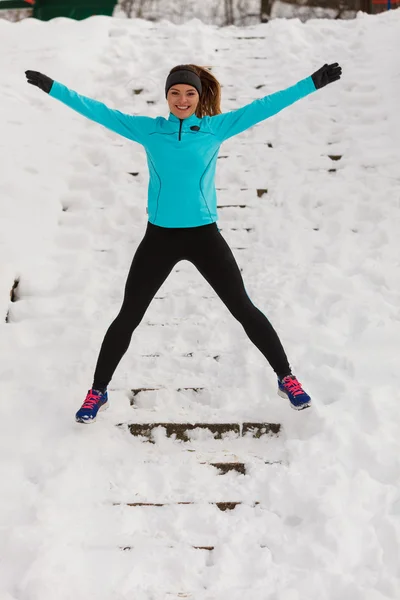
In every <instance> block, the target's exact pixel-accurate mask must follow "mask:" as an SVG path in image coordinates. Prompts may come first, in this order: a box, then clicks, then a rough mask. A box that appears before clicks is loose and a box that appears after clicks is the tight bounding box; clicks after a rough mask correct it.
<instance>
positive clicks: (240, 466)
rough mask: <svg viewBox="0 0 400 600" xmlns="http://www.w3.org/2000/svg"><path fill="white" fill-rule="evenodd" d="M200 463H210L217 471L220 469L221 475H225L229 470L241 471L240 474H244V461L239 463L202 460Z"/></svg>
mask: <svg viewBox="0 0 400 600" xmlns="http://www.w3.org/2000/svg"><path fill="white" fill-rule="evenodd" d="M200 464H201V465H207V464H209V465H211V466H212V467H215V468H216V469H218V470H219V471H221V473H222V475H225V474H226V473H229V471H237V472H238V473H241V474H242V475H246V465H245V464H244V463H239V462H231V463H229V462H214V463H205V462H202V463H200Z"/></svg>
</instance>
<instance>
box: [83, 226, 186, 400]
mask: <svg viewBox="0 0 400 600" xmlns="http://www.w3.org/2000/svg"><path fill="white" fill-rule="evenodd" d="M177 256H178V255H177V251H176V246H175V245H174V244H172V243H166V240H165V238H164V236H163V232H162V230H161V228H155V227H154V226H151V224H149V225H148V227H147V230H146V233H145V236H144V238H143V239H142V241H141V242H140V244H139V246H138V248H137V250H136V253H135V255H134V257H133V260H132V264H131V267H130V270H129V274H128V278H127V281H126V285H125V294H124V299H123V303H122V307H121V310H120V311H119V313H118V315H117V317H116V318H115V320H114V321H113V322H112V323H111V325H110V327H109V328H108V330H107V333H106V335H105V337H104V340H103V344H102V346H101V349H100V354H99V357H98V360H97V365H96V369H95V373H94V380H93V385H92V388H93V389H98V390H100V389H105V388H106V387H107V385H108V384H109V382H110V381H111V378H112V376H113V373H114V371H115V369H116V368H117V366H118V364H119V362H120V360H121V358H122V357H123V355H124V354H125V352H126V351H127V349H128V347H129V344H130V341H131V337H132V334H133V332H134V330H135V329H136V327H137V326H138V325H139V323H140V321H141V320H142V319H143V316H144V314H145V312H146V310H147V308H148V306H149V304H150V302H151V301H152V299H153V298H154V296H155V294H156V292H157V290H158V289H159V288H160V287H161V285H162V284H163V283H164V281H165V279H166V278H167V277H168V275H169V274H170V272H171V271H172V269H173V267H174V265H175V264H176V262H177V261H178V260H179V259H178V258H177Z"/></svg>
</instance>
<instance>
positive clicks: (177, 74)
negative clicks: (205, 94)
mask: <svg viewBox="0 0 400 600" xmlns="http://www.w3.org/2000/svg"><path fill="white" fill-rule="evenodd" d="M178 83H186V85H192V86H193V87H195V88H196V90H197V91H198V92H199V96H201V90H202V87H201V80H200V77H199V76H198V75H197V74H196V73H194V71H191V70H189V69H180V70H179V71H174V72H173V73H170V74H169V75H168V77H167V81H166V83H165V97H167V95H168V90H169V88H170V87H172V86H173V85H176V84H178Z"/></svg>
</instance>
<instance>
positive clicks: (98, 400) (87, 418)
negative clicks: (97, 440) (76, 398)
mask: <svg viewBox="0 0 400 600" xmlns="http://www.w3.org/2000/svg"><path fill="white" fill-rule="evenodd" d="M108 406H109V405H108V396H107V390H106V391H105V392H104V394H102V393H101V392H98V391H97V390H93V389H91V390H89V391H88V393H87V396H86V399H85V402H84V403H83V404H82V406H81V408H80V409H79V410H78V412H77V413H76V415H75V420H76V422H77V423H94V422H95V420H96V415H97V413H98V412H99V410H105V409H106V408H108Z"/></svg>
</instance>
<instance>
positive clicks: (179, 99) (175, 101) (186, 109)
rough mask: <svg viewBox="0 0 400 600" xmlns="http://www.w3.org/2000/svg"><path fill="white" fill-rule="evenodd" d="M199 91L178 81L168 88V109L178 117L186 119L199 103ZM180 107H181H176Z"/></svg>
mask: <svg viewBox="0 0 400 600" xmlns="http://www.w3.org/2000/svg"><path fill="white" fill-rule="evenodd" d="M199 100H200V98H199V93H198V91H197V90H196V88H195V87H193V86H192V85H186V84H185V83H179V84H177V85H173V86H172V87H171V88H170V89H169V90H168V95H167V101H168V106H169V110H170V111H171V112H172V114H174V115H175V116H176V117H178V119H187V118H188V117H191V116H192V115H193V114H194V112H195V111H196V108H197V105H198V103H199ZM178 107H181V108H178Z"/></svg>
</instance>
